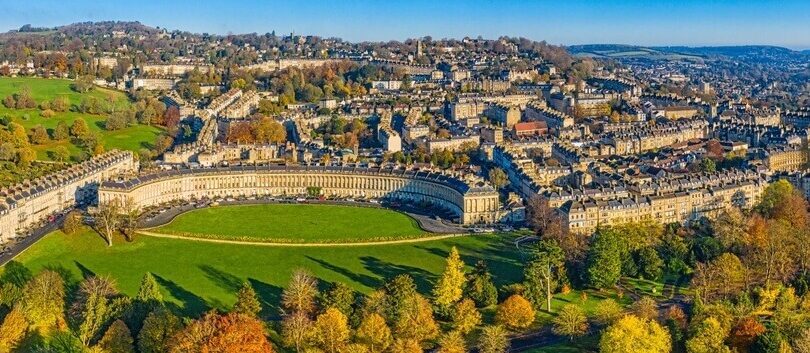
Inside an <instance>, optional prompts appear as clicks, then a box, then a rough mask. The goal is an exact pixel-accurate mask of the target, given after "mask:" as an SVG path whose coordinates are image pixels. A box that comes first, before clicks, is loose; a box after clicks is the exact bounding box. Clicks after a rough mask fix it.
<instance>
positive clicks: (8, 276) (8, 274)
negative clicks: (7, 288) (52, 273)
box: [0, 260, 34, 288]
mask: <svg viewBox="0 0 810 353" xmlns="http://www.w3.org/2000/svg"><path fill="white" fill-rule="evenodd" d="M33 277H34V273H33V272H31V270H30V269H28V267H25V265H23V264H22V263H21V262H19V261H14V260H11V261H9V262H8V263H6V264H5V266H3V274H2V275H0V284H4V283H11V284H13V285H15V286H17V287H18V288H22V287H23V286H24V285H25V284H26V283H28V281H30V280H31V278H33Z"/></svg>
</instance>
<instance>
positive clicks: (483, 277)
mask: <svg viewBox="0 0 810 353" xmlns="http://www.w3.org/2000/svg"><path fill="white" fill-rule="evenodd" d="M465 293H467V295H469V296H470V298H471V299H472V300H473V301H475V304H476V305H477V306H479V307H487V306H491V305H495V304H498V289H497V288H496V287H495V283H493V282H492V275H490V274H489V270H488V269H487V264H486V263H485V262H484V261H483V260H479V261H478V262H477V263H476V264H475V268H474V269H473V271H472V273H471V274H470V276H469V278H468V279H467V289H466V291H465Z"/></svg>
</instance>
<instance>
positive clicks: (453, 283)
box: [433, 246, 465, 313]
mask: <svg viewBox="0 0 810 353" xmlns="http://www.w3.org/2000/svg"><path fill="white" fill-rule="evenodd" d="M464 282H465V278H464V262H462V261H461V256H459V254H458V249H456V247H455V246H454V247H452V248H451V249H450V254H449V255H448V256H447V265H446V266H445V268H444V272H443V273H442V276H441V277H440V278H439V282H438V283H436V287H435V288H433V297H434V302H435V303H436V306H437V307H439V308H440V310H442V311H443V312H445V313H446V312H447V311H448V310H449V309H450V308H451V307H452V306H453V304H455V303H456V302H457V301H459V300H461V296H462V294H463V293H464Z"/></svg>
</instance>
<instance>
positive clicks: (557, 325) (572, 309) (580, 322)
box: [551, 304, 588, 341]
mask: <svg viewBox="0 0 810 353" xmlns="http://www.w3.org/2000/svg"><path fill="white" fill-rule="evenodd" d="M551 330H552V331H553V332H554V333H555V334H557V335H560V336H568V337H569V339H571V340H572V341H573V340H574V338H575V337H580V336H582V335H584V334H585V333H587V332H588V317H587V316H585V312H584V311H583V310H582V308H580V307H579V306H577V305H573V304H568V305H565V306H563V307H562V309H560V312H559V313H558V314H557V317H555V318H554V320H553V325H552V328H551Z"/></svg>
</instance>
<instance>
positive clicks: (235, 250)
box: [16, 230, 523, 316]
mask: <svg viewBox="0 0 810 353" xmlns="http://www.w3.org/2000/svg"><path fill="white" fill-rule="evenodd" d="M513 240H514V236H512V235H508V234H507V235H478V236H468V237H461V238H452V239H444V240H436V241H425V242H419V243H411V244H401V245H378V246H375V245H369V246H355V247H339V246H335V247H322V248H312V247H266V246H251V245H232V244H214V243H207V242H199V241H193V240H178V239H162V238H153V237H146V236H141V237H139V238H136V239H135V240H134V241H133V242H131V243H127V242H125V241H124V240H123V239H116V240H115V244H114V245H113V246H112V247H107V246H105V244H104V242H103V240H102V239H101V238H100V237H99V236H98V235H97V234H96V233H94V232H92V231H89V230H87V231H84V232H80V233H79V234H75V235H65V234H62V233H61V232H55V233H52V234H50V235H48V236H46V237H45V238H43V239H42V240H40V241H39V242H38V243H36V244H35V245H34V246H32V247H31V248H29V249H28V250H26V251H25V252H24V253H23V254H21V255H20V256H19V257H18V258H17V259H16V261H19V262H20V263H22V264H23V265H24V266H25V267H26V268H28V269H30V270H31V271H33V272H34V273H36V272H38V271H40V270H41V269H43V268H52V269H57V270H59V271H61V272H63V273H65V274H66V275H67V276H69V278H70V282H71V283H77V282H78V281H80V280H81V279H82V278H83V277H85V276H89V275H93V274H95V275H105V276H111V277H112V278H114V279H116V280H117V281H118V286H119V289H121V290H122V291H123V292H124V293H127V294H130V295H134V294H135V293H136V292H137V288H138V284H139V282H140V279H141V277H142V276H143V274H144V273H145V272H152V273H154V274H155V275H156V277H157V278H158V280H159V282H160V284H161V285H162V287H163V290H164V295H165V296H166V297H167V298H168V299H169V300H170V301H171V303H173V304H174V305H177V306H178V310H180V311H182V312H185V313H188V314H192V315H195V314H199V313H201V312H203V311H204V310H206V309H208V308H211V307H215V308H229V307H230V306H231V305H232V304H233V303H234V302H235V300H236V299H235V293H236V292H237V290H238V288H239V286H240V284H241V283H242V282H243V281H245V280H249V281H250V282H251V283H252V284H253V286H254V287H255V288H256V290H257V292H258V293H259V294H260V297H261V299H262V301H263V302H264V304H265V307H267V308H268V310H267V313H266V314H267V315H268V316H269V315H274V314H276V310H275V307H274V306H275V305H276V304H277V303H278V302H279V299H280V298H279V296H280V294H281V289H282V287H284V286H285V285H286V283H287V282H288V280H289V276H290V274H291V273H292V271H293V270H294V269H297V268H306V269H308V270H310V271H311V272H312V273H314V274H315V276H317V277H318V278H319V279H321V280H322V281H325V282H329V281H341V282H344V283H347V284H349V285H350V286H352V287H353V288H355V289H357V290H359V291H361V292H368V291H370V290H372V289H373V288H376V287H378V286H380V285H381V284H382V283H383V282H384V280H385V279H387V278H392V277H393V276H395V275H397V274H401V273H408V274H410V275H411V276H413V277H414V279H415V280H416V283H417V286H418V288H419V290H420V291H422V292H423V293H425V294H429V293H430V289H431V288H432V285H433V282H434V281H435V280H436V278H437V276H438V274H440V273H441V271H442V270H443V269H444V265H445V257H446V256H447V253H448V251H449V249H450V247H452V246H456V247H457V248H458V249H459V252H460V253H461V254H462V258H463V259H464V261H465V262H466V263H467V265H469V266H473V265H474V264H475V262H476V261H478V260H479V259H482V260H485V261H487V263H488V265H489V267H490V270H491V272H492V273H493V277H494V279H495V280H496V282H497V284H499V285H500V284H505V283H511V282H514V281H518V280H520V279H521V277H522V275H521V273H522V262H523V260H522V259H521V256H520V254H519V253H518V252H517V251H516V249H515V246H514V244H513Z"/></svg>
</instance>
